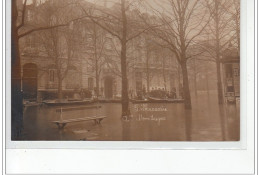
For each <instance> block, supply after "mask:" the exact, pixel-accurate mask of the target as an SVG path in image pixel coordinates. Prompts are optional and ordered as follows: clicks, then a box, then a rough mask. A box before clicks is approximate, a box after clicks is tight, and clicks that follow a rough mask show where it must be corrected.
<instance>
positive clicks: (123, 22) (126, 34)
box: [80, 0, 148, 116]
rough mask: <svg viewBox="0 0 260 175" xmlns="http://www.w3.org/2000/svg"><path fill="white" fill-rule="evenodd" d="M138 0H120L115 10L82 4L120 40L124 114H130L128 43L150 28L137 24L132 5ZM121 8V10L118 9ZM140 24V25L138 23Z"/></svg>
mask: <svg viewBox="0 0 260 175" xmlns="http://www.w3.org/2000/svg"><path fill="white" fill-rule="evenodd" d="M136 2H137V1H129V2H128V1H127V0H120V1H119V2H118V3H116V4H115V7H114V10H113V11H112V10H110V11H109V10H106V9H98V8H95V6H92V7H90V8H88V9H86V8H84V7H85V6H84V2H82V3H81V4H80V7H81V8H82V11H83V13H84V14H85V15H86V16H88V17H89V18H90V19H91V21H92V22H94V23H95V24H97V25H98V26H99V27H101V28H102V29H104V30H105V31H107V32H108V33H109V34H111V35H112V36H114V37H116V38H117V39H118V40H119V41H120V45H121V48H120V64H121V66H120V67H121V76H122V116H129V115H130V109H129V96H128V79H127V43H128V42H129V41H131V40H132V39H134V38H136V37H138V36H139V35H141V34H142V33H144V32H145V31H146V30H148V28H141V29H140V27H139V30H138V28H137V26H138V25H139V23H138V22H137V21H136V18H134V16H133V15H132V16H131V17H130V14H133V13H132V11H133V9H131V7H133V6H134V5H135V3H136ZM118 9H120V10H118ZM137 24H138V25H137Z"/></svg>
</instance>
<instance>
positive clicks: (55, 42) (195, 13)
mask: <svg viewBox="0 0 260 175" xmlns="http://www.w3.org/2000/svg"><path fill="white" fill-rule="evenodd" d="M11 11H12V12H11V139H12V141H17V140H19V141H79V140H81V141H240V139H241V138H240V133H241V132H240V131H241V128H240V1H239V0H192V1H191V0H13V1H12V3H11Z"/></svg>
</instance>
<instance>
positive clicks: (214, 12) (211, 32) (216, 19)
mask: <svg viewBox="0 0 260 175" xmlns="http://www.w3.org/2000/svg"><path fill="white" fill-rule="evenodd" d="M206 5H207V7H208V10H209V13H210V14H211V16H212V20H210V22H209V24H208V26H207V28H206V32H207V33H208V39H209V42H207V44H206V46H205V47H204V48H205V49H206V51H207V52H208V53H209V54H210V56H211V59H214V61H215V62H216V70H217V87H218V101H219V104H222V103H223V88H222V80H221V71H220V64H221V62H220V61H221V56H222V53H223V51H224V50H225V49H226V48H227V45H228V44H229V43H230V41H231V40H232V38H233V37H234V36H235V35H234V34H232V32H231V31H232V30H231V29H232V27H231V25H230V20H231V16H230V15H229V14H228V12H227V10H226V9H228V8H230V7H231V3H230V1H228V0H221V1H216V0H212V1H207V2H206Z"/></svg>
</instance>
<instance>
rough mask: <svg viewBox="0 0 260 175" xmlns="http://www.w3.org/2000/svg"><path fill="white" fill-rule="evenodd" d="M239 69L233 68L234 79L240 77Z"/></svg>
mask: <svg viewBox="0 0 260 175" xmlns="http://www.w3.org/2000/svg"><path fill="white" fill-rule="evenodd" d="M239 74H240V72H239V69H238V68H234V76H235V77H239V76H240V75H239Z"/></svg>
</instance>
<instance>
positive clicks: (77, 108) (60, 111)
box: [52, 105, 106, 129]
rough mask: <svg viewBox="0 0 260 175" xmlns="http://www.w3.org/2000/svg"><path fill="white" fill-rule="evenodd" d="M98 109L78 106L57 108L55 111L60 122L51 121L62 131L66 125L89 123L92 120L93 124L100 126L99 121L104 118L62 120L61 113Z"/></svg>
mask: <svg viewBox="0 0 260 175" xmlns="http://www.w3.org/2000/svg"><path fill="white" fill-rule="evenodd" d="M93 108H94V109H98V108H101V106H97V105H96V106H80V107H67V108H62V107H61V108H58V109H56V112H59V113H60V120H57V121H52V123H54V124H56V125H57V126H58V128H59V129H63V128H64V127H65V126H66V125H67V124H68V123H74V122H82V121H90V120H93V121H94V122H95V124H100V123H101V121H102V120H103V119H104V118H106V116H92V117H83V118H75V119H66V120H63V117H62V115H63V112H65V111H75V110H83V109H93Z"/></svg>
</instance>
